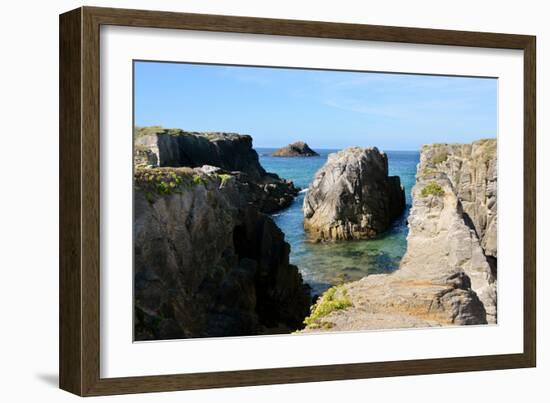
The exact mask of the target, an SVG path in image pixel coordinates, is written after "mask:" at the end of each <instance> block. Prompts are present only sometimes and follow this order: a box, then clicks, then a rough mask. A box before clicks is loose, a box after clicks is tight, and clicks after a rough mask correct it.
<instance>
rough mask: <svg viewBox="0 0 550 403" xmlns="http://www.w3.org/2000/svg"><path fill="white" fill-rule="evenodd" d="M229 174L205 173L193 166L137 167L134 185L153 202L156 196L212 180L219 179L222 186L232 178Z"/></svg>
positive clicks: (204, 183) (180, 191) (180, 190)
mask: <svg viewBox="0 0 550 403" xmlns="http://www.w3.org/2000/svg"><path fill="white" fill-rule="evenodd" d="M231 177H232V176H231V175H228V174H205V173H200V172H197V171H195V170H193V169H192V168H187V167H182V168H136V170H135V172H134V186H135V188H136V190H141V191H143V192H144V193H145V197H146V198H147V200H148V201H149V202H152V201H153V200H154V198H155V196H164V195H170V194H173V193H176V194H178V193H179V194H181V193H183V191H185V190H187V189H190V188H192V187H195V186H200V185H204V186H206V185H207V184H208V183H209V181H211V180H214V181H216V180H218V181H219V184H220V187H221V186H223V185H225V184H226V183H227V181H229V180H230V179H231Z"/></svg>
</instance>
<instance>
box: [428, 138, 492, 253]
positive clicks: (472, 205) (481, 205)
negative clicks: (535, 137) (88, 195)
mask: <svg viewBox="0 0 550 403" xmlns="http://www.w3.org/2000/svg"><path fill="white" fill-rule="evenodd" d="M418 172H419V174H429V173H432V172H442V173H444V174H445V175H446V176H447V177H448V178H449V180H450V181H451V183H452V185H453V188H454V191H455V193H456V194H457V196H458V198H459V199H460V202H461V204H462V207H463V209H464V219H465V220H466V222H468V223H469V224H470V225H471V226H472V227H473V228H474V229H475V231H476V233H477V235H478V237H479V239H480V241H481V246H482V248H483V250H484V253H485V254H486V255H487V256H488V257H490V258H494V259H496V258H497V141H496V139H484V140H479V141H475V142H473V143H472V144H431V145H425V146H423V147H422V151H421V154H420V165H419V166H418ZM491 263H495V264H496V262H491Z"/></svg>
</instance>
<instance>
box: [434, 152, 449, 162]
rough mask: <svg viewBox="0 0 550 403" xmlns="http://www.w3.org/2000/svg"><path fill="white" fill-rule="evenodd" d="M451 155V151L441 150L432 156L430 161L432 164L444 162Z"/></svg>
mask: <svg viewBox="0 0 550 403" xmlns="http://www.w3.org/2000/svg"><path fill="white" fill-rule="evenodd" d="M448 157H449V153H448V152H447V151H440V152H438V153H436V154H434V155H432V157H431V158H430V162H431V163H432V164H435V165H437V164H441V163H442V162H445V161H447V158H448Z"/></svg>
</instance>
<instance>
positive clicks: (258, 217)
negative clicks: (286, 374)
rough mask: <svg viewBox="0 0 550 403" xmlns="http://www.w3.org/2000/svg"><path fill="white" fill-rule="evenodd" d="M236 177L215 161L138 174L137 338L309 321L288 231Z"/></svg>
mask: <svg viewBox="0 0 550 403" xmlns="http://www.w3.org/2000/svg"><path fill="white" fill-rule="evenodd" d="M205 171H206V172H205ZM236 176H237V175H231V174H227V173H223V172H221V171H219V170H216V171H212V170H211V169H209V167H203V168H195V169H191V168H138V169H137V170H136V172H135V186H136V190H135V198H134V216H135V218H134V252H135V255H134V256H135V259H134V270H135V283H134V287H135V288H134V295H135V338H136V340H151V339H175V338H189V337H215V336H239V335H252V334H263V333H273V332H274V331H279V332H282V331H285V332H289V331H292V330H295V329H298V328H301V327H302V326H303V325H302V321H303V319H304V317H305V316H306V315H307V314H308V311H309V306H310V303H311V298H310V295H309V288H308V286H307V285H306V284H304V283H303V281H302V277H301V275H300V273H299V272H298V269H297V268H296V266H293V265H291V264H289V260H288V259H289V251H290V247H289V245H288V243H286V242H285V240H284V235H283V233H282V232H281V231H280V230H279V228H278V227H277V226H276V225H275V223H274V222H273V221H272V220H271V218H270V217H269V216H267V215H265V214H263V213H261V212H259V211H258V209H257V208H256V207H255V206H253V205H252V204H250V203H249V202H248V199H247V198H246V197H245V196H244V195H245V194H246V193H247V190H246V189H244V188H243V187H245V186H246V185H245V184H243V183H241V182H240V181H239V180H238V179H237V177H236ZM273 329H276V330H273Z"/></svg>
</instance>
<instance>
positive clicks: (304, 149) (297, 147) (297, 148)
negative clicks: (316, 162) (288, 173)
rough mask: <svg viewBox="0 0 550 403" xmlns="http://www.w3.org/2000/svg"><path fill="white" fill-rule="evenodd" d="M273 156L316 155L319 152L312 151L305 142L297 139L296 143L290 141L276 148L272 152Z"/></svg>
mask: <svg viewBox="0 0 550 403" xmlns="http://www.w3.org/2000/svg"><path fill="white" fill-rule="evenodd" d="M271 155H272V156H274V157H317V156H319V154H317V153H316V152H315V151H313V150H312V149H311V148H309V146H308V145H307V143H304V142H303V141H297V142H296V143H292V144H289V145H287V146H286V147H283V148H279V149H278V150H276V151H274V152H273V153H272V154H271Z"/></svg>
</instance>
